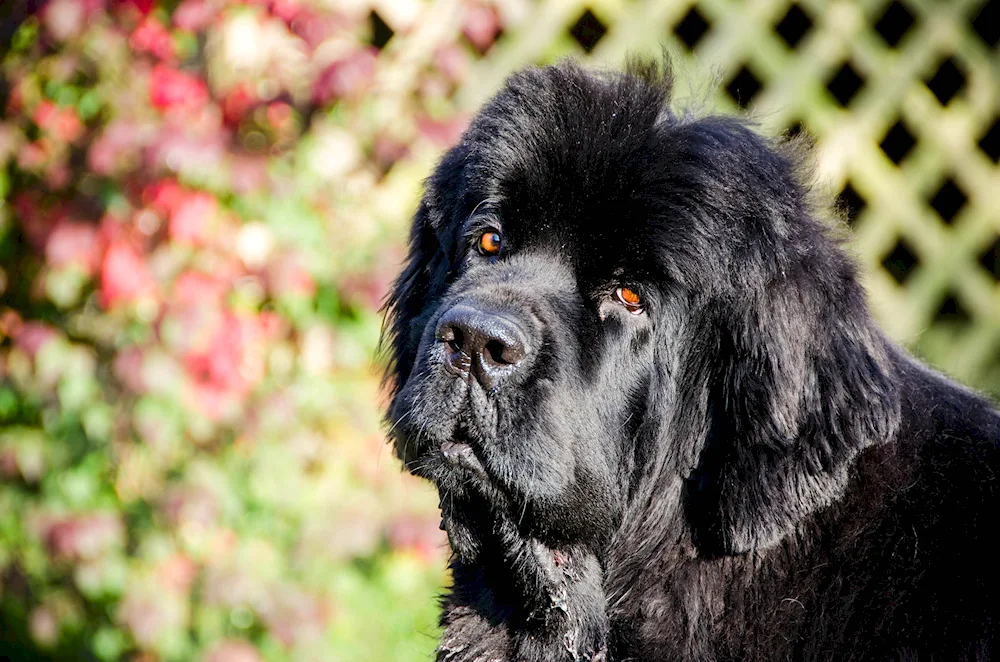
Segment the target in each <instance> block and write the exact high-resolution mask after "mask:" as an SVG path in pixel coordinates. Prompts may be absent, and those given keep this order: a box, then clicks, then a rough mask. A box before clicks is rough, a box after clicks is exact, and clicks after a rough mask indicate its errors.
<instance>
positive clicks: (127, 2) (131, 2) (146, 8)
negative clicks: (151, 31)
mask: <svg viewBox="0 0 1000 662" xmlns="http://www.w3.org/2000/svg"><path fill="white" fill-rule="evenodd" d="M115 4H117V5H118V7H119V9H134V10H136V11H138V12H139V14H140V15H142V16H146V15H147V14H149V12H151V11H153V7H154V6H155V5H156V0H115Z"/></svg>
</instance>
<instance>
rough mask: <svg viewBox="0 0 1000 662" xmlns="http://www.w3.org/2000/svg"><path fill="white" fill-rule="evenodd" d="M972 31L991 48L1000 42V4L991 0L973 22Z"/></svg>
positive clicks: (995, 0)
mask: <svg viewBox="0 0 1000 662" xmlns="http://www.w3.org/2000/svg"><path fill="white" fill-rule="evenodd" d="M972 29H973V30H974V31H975V32H976V34H978V35H979V38H980V39H982V40H983V41H984V42H986V45H987V46H989V47H990V48H996V45H997V42H1000V2H998V1H997V0H989V2H987V3H986V4H984V5H983V6H982V9H980V10H979V13H978V14H976V17H975V18H974V19H973V20H972Z"/></svg>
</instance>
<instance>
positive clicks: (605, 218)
mask: <svg viewBox="0 0 1000 662" xmlns="http://www.w3.org/2000/svg"><path fill="white" fill-rule="evenodd" d="M535 82H536V83H537V81H535ZM550 82H551V81H543V83H545V84H539V85H537V86H531V87H528V88H527V89H518V88H515V90H514V91H516V92H518V93H519V94H517V95H516V100H517V103H516V104H513V105H512V104H508V103H506V98H505V97H504V96H503V95H500V96H499V97H498V99H497V100H495V101H494V102H493V103H492V104H490V105H488V106H487V107H486V108H484V110H483V111H482V112H481V113H480V114H479V116H477V118H476V119H475V120H474V122H473V126H472V128H471V131H470V139H469V143H468V144H469V145H470V148H471V149H470V160H471V161H472V162H473V163H474V164H475V167H474V171H475V173H476V176H474V178H473V181H474V188H475V189H476V190H477V191H478V193H479V196H480V197H482V198H484V199H485V198H489V199H490V200H491V201H494V202H493V204H494V206H495V207H496V208H497V210H498V211H499V213H500V216H501V218H502V222H503V226H504V231H505V233H508V234H509V235H510V238H511V239H512V240H513V241H515V242H516V243H518V244H520V245H521V246H533V247H540V246H543V245H544V247H545V248H549V249H557V250H559V251H560V252H561V253H563V254H566V255H569V256H571V257H579V258H584V257H586V258H588V260H587V261H591V262H601V263H605V264H606V261H607V260H608V259H609V258H611V257H615V258H616V260H615V262H620V261H621V259H623V258H625V257H626V256H630V255H638V254H641V253H642V252H643V248H644V247H645V246H646V245H648V243H649V242H648V240H647V239H648V235H649V233H650V232H654V231H655V228H654V227H653V223H652V222H651V221H652V217H651V215H650V214H649V213H646V212H647V210H646V209H645V207H646V206H647V205H648V202H649V200H650V199H651V197H653V196H654V194H655V191H653V190H651V187H650V186H649V184H648V172H649V171H650V168H649V165H650V164H651V163H652V162H653V161H655V160H656V159H657V158H658V154H657V149H658V145H657V134H658V131H659V127H658V125H659V124H660V117H659V110H658V108H657V106H656V104H659V103H661V101H660V100H659V99H658V98H656V96H655V91H653V90H648V92H649V97H650V98H648V99H646V100H645V101H646V102H648V103H652V104H653V106H652V107H650V105H648V104H643V103H639V102H638V100H637V99H635V98H632V97H630V96H629V94H627V93H626V92H625V91H623V90H621V89H619V87H621V86H620V85H619V86H618V87H616V86H615V85H614V84H612V83H608V82H604V81H601V80H600V79H596V80H595V79H594V78H592V77H591V78H587V79H586V81H585V82H586V84H587V85H588V86H589V89H586V90H582V89H581V88H580V87H579V85H577V86H574V85H568V86H566V87H565V88H561V89H558V90H553V89H551V86H546V85H547V84H548V83H550ZM526 96H528V97H531V98H528V99H526V98H525V97H526ZM633 96H634V95H633ZM477 204H478V203H477ZM615 266H620V265H619V264H616V265H615Z"/></svg>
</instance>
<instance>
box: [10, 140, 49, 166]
mask: <svg viewBox="0 0 1000 662" xmlns="http://www.w3.org/2000/svg"><path fill="white" fill-rule="evenodd" d="M51 156H52V143H51V142H50V141H48V140H46V139H45V138H44V137H42V138H39V139H38V140H36V141H34V142H30V143H27V144H25V145H24V146H23V147H21V150H20V151H19V152H18V153H17V166H18V167H19V168H20V169H21V170H27V171H28V172H38V171H39V170H41V169H42V168H43V167H44V166H45V164H46V163H47V162H48V160H49V157H51Z"/></svg>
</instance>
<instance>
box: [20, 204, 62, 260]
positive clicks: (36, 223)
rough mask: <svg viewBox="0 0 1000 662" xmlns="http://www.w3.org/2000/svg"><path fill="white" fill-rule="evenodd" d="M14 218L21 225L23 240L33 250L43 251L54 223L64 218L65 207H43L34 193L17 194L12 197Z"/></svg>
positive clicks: (59, 205)
mask: <svg viewBox="0 0 1000 662" xmlns="http://www.w3.org/2000/svg"><path fill="white" fill-rule="evenodd" d="M12 207H13V208H14V217H15V218H16V219H17V221H18V222H19V223H20V225H21V231H22V232H24V237H25V239H27V240H28V243H29V244H30V245H31V247H32V248H34V249H35V250H43V249H44V248H45V244H46V242H47V241H48V238H49V233H50V232H52V228H53V227H54V226H55V224H56V221H57V220H59V219H60V218H62V217H63V216H65V214H66V207H65V205H63V204H56V205H54V206H48V207H45V206H43V205H42V203H41V202H40V201H39V198H38V195H36V194H35V193H33V192H32V193H19V194H17V195H16V196H14V201H13V204H12Z"/></svg>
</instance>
